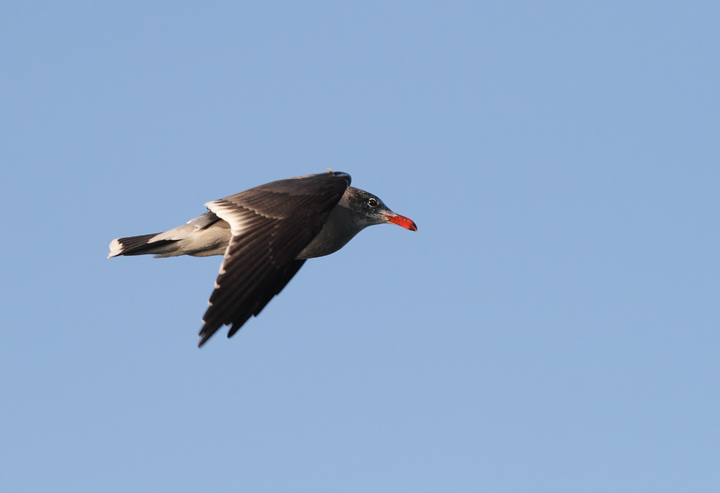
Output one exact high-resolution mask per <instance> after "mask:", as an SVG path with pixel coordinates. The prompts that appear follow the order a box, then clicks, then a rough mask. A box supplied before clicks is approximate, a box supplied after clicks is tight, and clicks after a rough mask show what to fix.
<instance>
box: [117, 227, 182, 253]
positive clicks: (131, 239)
mask: <svg viewBox="0 0 720 493" xmlns="http://www.w3.org/2000/svg"><path fill="white" fill-rule="evenodd" d="M160 234H162V233H155V234H151V235H141V236H128V237H127V238H116V239H114V240H113V241H112V242H110V254H109V255H108V258H112V257H117V256H119V255H146V254H155V255H158V256H162V257H167V256H172V253H171V252H173V251H174V250H175V249H176V248H173V244H174V243H177V241H178V240H163V239H157V240H155V241H152V240H153V238H155V237H156V236H158V235H160ZM168 254H169V255H168ZM176 255H177V254H176Z"/></svg>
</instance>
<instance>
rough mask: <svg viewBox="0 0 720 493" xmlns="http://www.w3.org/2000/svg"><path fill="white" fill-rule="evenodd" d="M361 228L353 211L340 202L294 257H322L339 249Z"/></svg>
mask: <svg viewBox="0 0 720 493" xmlns="http://www.w3.org/2000/svg"><path fill="white" fill-rule="evenodd" d="M362 229H363V227H362V226H360V225H359V224H358V223H357V222H356V221H355V220H354V216H353V211H352V210H351V209H349V208H347V207H345V206H343V205H342V201H341V202H340V204H338V205H336V206H335V208H334V209H333V210H332V212H331V213H330V216H329V217H328V220H327V222H326V223H325V226H323V229H322V230H321V231H320V233H319V234H318V235H317V236H316V237H315V238H314V239H313V240H312V241H311V242H310V243H309V244H308V246H306V247H305V248H304V249H303V250H302V251H301V252H300V253H299V254H298V256H297V257H296V258H297V259H306V258H314V257H323V256H325V255H330V254H331V253H335V252H337V251H338V250H340V249H341V248H342V247H344V246H345V244H346V243H347V242H348V241H350V240H352V239H353V236H355V235H356V234H358V233H359V232H360V231H361V230H362Z"/></svg>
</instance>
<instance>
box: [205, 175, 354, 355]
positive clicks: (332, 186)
mask: <svg viewBox="0 0 720 493" xmlns="http://www.w3.org/2000/svg"><path fill="white" fill-rule="evenodd" d="M349 185H350V175H348V174H346V173H339V172H330V173H322V174H318V175H307V176H301V177H298V178H290V179H287V180H280V181H276V182H272V183H268V184H266V185H261V186H259V187H256V188H252V189H250V190H246V191H244V192H241V193H238V194H236V195H231V196H230V197H226V198H224V199H220V200H216V201H214V202H208V203H207V204H205V205H206V206H207V208H208V209H210V210H211V211H212V212H214V213H215V214H217V216H218V217H220V218H221V219H223V220H225V221H227V222H228V223H229V224H230V228H231V231H232V239H231V240H230V244H229V245H228V247H227V250H225V257H224V258H223V262H222V265H221V266H220V275H219V276H218V278H217V280H216V281H215V291H213V293H212V296H210V301H209V305H210V306H209V308H208V310H207V312H205V316H204V317H203V324H204V325H203V327H202V329H201V330H200V334H199V335H200V337H201V339H200V343H199V344H198V346H202V345H203V344H205V342H206V341H207V340H208V339H209V338H210V337H212V335H213V334H214V333H215V332H216V331H217V330H218V329H219V328H220V327H222V326H223V325H232V327H231V328H230V331H229V332H228V337H231V336H232V335H233V334H235V332H237V331H238V330H240V327H242V326H243V324H244V323H245V322H247V320H248V319H249V318H250V317H251V316H253V315H258V314H259V313H260V311H262V309H263V308H264V307H265V305H267V304H268V303H269V302H270V300H271V299H272V298H273V297H274V296H275V295H276V294H279V293H280V291H282V289H283V288H284V287H285V286H286V285H287V283H288V282H290V279H292V277H293V276H294V275H295V274H296V273H297V271H298V270H300V267H302V265H303V263H304V262H305V261H304V260H297V259H296V257H297V255H298V254H299V253H300V252H301V251H302V250H303V249H304V248H305V247H306V246H307V245H308V244H309V243H310V242H311V241H312V239H313V238H315V236H317V234H318V233H319V232H320V230H321V229H322V227H323V225H324V224H325V221H326V220H327V218H328V216H329V215H330V211H332V209H333V208H334V207H335V205H336V204H337V203H338V202H339V201H340V198H341V197H342V196H343V193H345V189H346V188H347V187H348V186H349Z"/></svg>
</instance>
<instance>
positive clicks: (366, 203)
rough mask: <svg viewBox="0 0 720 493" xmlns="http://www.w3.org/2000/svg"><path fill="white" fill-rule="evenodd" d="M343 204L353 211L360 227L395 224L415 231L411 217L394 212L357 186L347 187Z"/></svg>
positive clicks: (415, 227) (354, 218)
mask: <svg viewBox="0 0 720 493" xmlns="http://www.w3.org/2000/svg"><path fill="white" fill-rule="evenodd" d="M343 199H344V200H343V201H342V202H345V204H343V205H344V206H345V207H348V208H349V209H351V210H352V211H353V220H354V221H355V222H356V223H357V225H358V226H360V229H362V228H365V227H367V226H373V225H375V224H397V225H398V226H402V227H403V228H405V229H409V230H411V231H417V226H416V225H415V222H413V220H412V219H408V218H407V217H405V216H401V215H400V214H395V213H394V212H393V211H391V210H390V209H389V208H388V206H386V205H385V204H384V203H383V201H382V200H380V198H378V197H377V196H375V195H373V194H371V193H368V192H366V191H364V190H360V189H359V188H354V187H348V188H347V190H346V191H345V196H344V197H343Z"/></svg>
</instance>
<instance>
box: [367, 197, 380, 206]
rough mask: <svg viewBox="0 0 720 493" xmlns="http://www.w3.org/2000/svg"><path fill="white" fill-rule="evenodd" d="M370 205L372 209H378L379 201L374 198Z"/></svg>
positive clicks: (369, 202)
mask: <svg viewBox="0 0 720 493" xmlns="http://www.w3.org/2000/svg"><path fill="white" fill-rule="evenodd" d="M368 205H369V206H370V207H377V206H378V201H377V199H376V198H374V197H372V198H370V199H369V200H368Z"/></svg>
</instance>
